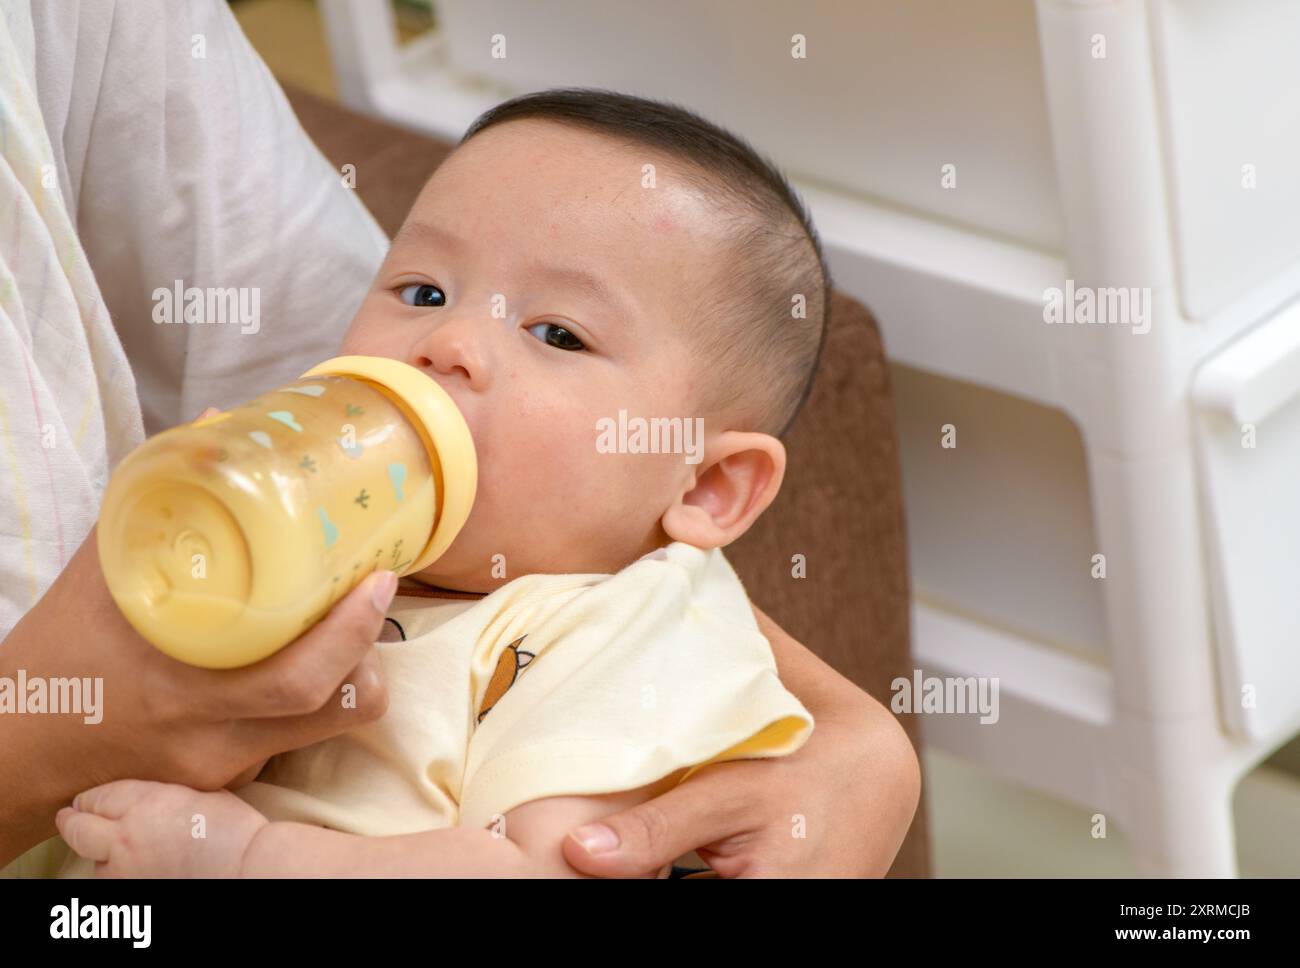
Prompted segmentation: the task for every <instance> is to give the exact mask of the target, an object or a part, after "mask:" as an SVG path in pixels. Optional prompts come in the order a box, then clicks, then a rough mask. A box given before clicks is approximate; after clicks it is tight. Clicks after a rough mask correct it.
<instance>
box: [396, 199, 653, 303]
mask: <svg viewBox="0 0 1300 968" xmlns="http://www.w3.org/2000/svg"><path fill="white" fill-rule="evenodd" d="M399 242H424V243H428V244H432V245H441V246H444V247H446V248H459V247H461V246H462V245H463V241H462V240H461V238H460V237H459V236H457V235H456V234H455V233H453V232H449V231H448V230H447V229H445V228H443V227H442V226H440V225H434V224H433V223H431V222H407V223H405V224H404V225H403V226H402V228H401V230H400V231H399V232H398V233H397V235H396V236H395V237H394V238H393V244H394V245H396V244H397V243H399ZM527 268H528V270H529V272H530V273H531V274H532V275H533V276H534V277H536V278H545V279H546V280H547V281H548V282H552V283H554V284H556V285H559V286H567V287H569V288H571V289H574V290H577V291H578V292H580V293H582V294H584V295H586V296H588V297H589V298H591V299H593V300H595V301H596V302H599V303H601V304H602V305H604V306H605V307H607V308H608V309H610V310H611V311H612V312H613V313H614V314H616V315H617V317H618V318H620V319H623V320H626V321H629V322H630V321H632V320H634V319H635V318H636V315H635V313H634V312H633V306H632V304H631V303H630V302H629V300H628V299H627V298H626V297H624V296H623V294H622V293H619V292H617V291H615V290H614V289H613V288H612V287H610V286H609V284H608V283H606V282H605V280H604V279H602V278H601V277H600V276H598V275H596V274H595V273H594V272H591V271H590V270H588V269H582V268H579V267H577V266H563V265H552V264H550V263H545V262H532V263H530V264H529V265H528V266H527Z"/></svg>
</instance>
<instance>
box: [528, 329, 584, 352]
mask: <svg viewBox="0 0 1300 968" xmlns="http://www.w3.org/2000/svg"><path fill="white" fill-rule="evenodd" d="M539 329H540V330H542V332H541V333H539V332H538V330H539ZM528 332H530V333H532V334H533V335H534V336H536V337H537V338H538V339H539V340H541V341H542V342H543V343H546V344H547V345H549V346H554V347H555V348H556V349H561V350H585V349H586V348H587V347H586V346H584V345H583V343H582V340H580V339H578V337H576V336H574V335H573V334H572V333H570V332H569V331H568V330H567V329H565V328H564V327H563V326H557V325H555V323H537V324H535V325H533V326H529V327H528Z"/></svg>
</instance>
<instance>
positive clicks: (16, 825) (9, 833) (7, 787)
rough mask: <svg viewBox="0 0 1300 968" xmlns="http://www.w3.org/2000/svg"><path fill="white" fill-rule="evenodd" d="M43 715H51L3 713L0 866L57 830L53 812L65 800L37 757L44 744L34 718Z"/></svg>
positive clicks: (0, 725)
mask: <svg viewBox="0 0 1300 968" xmlns="http://www.w3.org/2000/svg"><path fill="white" fill-rule="evenodd" d="M42 718H45V719H48V718H49V717H41V716H31V715H22V716H19V715H10V714H8V713H5V714H0V867H3V866H4V865H6V864H8V863H9V862H10V861H12V860H13V859H14V858H15V857H17V856H19V855H20V854H22V853H23V852H24V851H26V850H28V849H29V848H31V847H35V846H36V845H37V844H39V843H40V842H41V841H43V840H46V839H48V838H50V837H53V836H54V835H55V833H56V832H57V831H56V830H55V827H54V814H55V812H56V811H57V810H58V808H59V807H60V806H62V805H63V803H64V800H63V799H61V796H60V793H58V792H56V790H55V785H54V784H53V783H52V782H51V778H50V777H49V776H48V775H47V774H48V770H47V768H46V767H45V765H44V764H42V763H41V762H40V761H39V760H38V759H36V758H34V754H37V753H39V752H40V750H41V744H40V743H39V742H38V740H39V737H35V736H33V735H32V733H33V729H32V726H33V723H32V722H31V720H35V719H42ZM71 798H72V794H71V793H69V794H68V795H67V799H69V800H70V799H71Z"/></svg>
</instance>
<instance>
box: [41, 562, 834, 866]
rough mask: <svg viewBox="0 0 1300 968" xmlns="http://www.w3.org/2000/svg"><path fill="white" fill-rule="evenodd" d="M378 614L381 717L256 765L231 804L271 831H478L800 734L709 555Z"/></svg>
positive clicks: (725, 577)
mask: <svg viewBox="0 0 1300 968" xmlns="http://www.w3.org/2000/svg"><path fill="white" fill-rule="evenodd" d="M388 614H389V617H390V618H391V619H392V620H393V621H394V622H395V623H396V624H397V625H398V627H399V628H400V629H401V630H402V632H403V634H404V635H405V636H406V640H405V641H401V642H380V643H378V649H379V652H380V656H381V658H382V661H383V666H384V675H385V679H386V682H387V686H388V691H389V708H388V712H387V713H386V714H385V715H384V716H383V718H381V719H380V720H379V721H377V722H373V723H367V724H364V725H362V726H359V727H357V728H356V729H353V730H350V731H349V732H347V733H345V734H343V735H340V736H337V737H334V738H332V739H329V740H326V741H324V742H321V743H317V744H315V745H313V746H309V747H306V748H304V749H301V750H294V751H291V752H289V753H284V754H281V755H279V756H276V757H274V758H272V759H271V761H270V762H269V763H268V764H267V765H266V767H265V769H264V770H263V771H262V773H261V774H260V775H259V777H258V779H257V780H256V781H255V782H253V783H250V784H248V785H247V786H245V787H242V788H241V789H240V790H239V791H237V792H238V795H239V796H241V797H242V798H243V799H244V800H246V801H247V802H248V803H250V804H252V805H253V806H254V807H256V808H257V809H258V810H259V811H261V812H262V813H263V814H265V815H266V816H267V817H269V818H270V819H272V820H291V821H297V822H301V823H310V824H317V825H321V826H325V827H330V828H333V829H335V830H342V831H347V832H350V833H356V834H363V835H368V836H388V835H395V834H406V833H415V832H418V831H422V830H431V829H435V828H441V827H450V826H455V825H458V824H459V825H462V826H474V827H485V826H488V825H490V824H492V823H493V822H494V818H496V817H497V816H504V815H505V813H506V812H507V811H509V810H511V809H512V808H514V807H517V806H520V805H521V804H524V803H528V802H529V801H532V800H537V799H540V798H543V797H553V796H565V795H581V794H600V793H612V792H616V791H621V790H631V789H635V788H637V787H641V786H644V785H646V784H649V783H651V782H654V781H656V780H659V779H661V778H662V777H665V776H667V775H668V774H670V773H673V772H675V771H678V770H682V769H685V771H686V772H685V773H684V774H683V776H682V780H685V779H686V778H687V777H689V776H690V775H691V774H692V773H694V772H695V771H696V770H698V769H699V768H700V767H702V766H704V765H706V764H708V763H714V762H719V761H723V760H732V759H746V758H753V757H772V756H783V755H785V754H788V753H792V752H794V751H795V750H797V749H798V748H799V747H800V746H802V745H803V744H804V743H805V742H806V741H807V739H808V737H809V735H810V734H811V732H812V728H813V719H812V716H811V715H810V714H809V713H808V711H807V710H806V709H805V708H804V707H803V705H802V704H801V703H800V702H799V700H798V699H796V698H795V697H794V696H793V695H792V694H791V693H790V692H789V691H788V690H786V688H785V687H784V686H783V685H782V684H781V682H780V680H779V679H778V678H777V674H776V663H775V660H774V659H773V656H772V651H771V647H770V646H769V644H768V642H767V639H766V638H764V636H763V635H762V633H760V632H759V630H758V626H757V623H756V622H755V620H754V614H753V611H752V610H751V609H750V606H749V602H748V599H747V598H746V596H745V592H744V589H743V587H742V585H741V583H740V579H739V578H738V577H737V575H736V573H735V572H734V571H733V569H732V568H731V565H730V563H729V562H728V561H727V560H726V558H725V557H724V556H723V554H722V552H721V551H718V550H713V551H704V550H701V549H699V548H695V547H692V546H690V545H686V544H682V543H675V544H671V545H669V546H668V547H666V548H661V549H659V550H658V551H656V552H654V553H652V554H650V555H647V556H645V557H644V558H641V559H640V560H638V561H636V562H635V563H633V564H632V565H630V566H628V567H627V568H625V569H623V570H622V571H620V572H618V573H617V574H615V575H595V574H592V575H527V576H524V577H521V578H518V579H515V580H514V581H512V582H510V583H509V584H507V585H504V586H503V587H501V588H499V589H497V590H496V591H495V592H493V593H492V594H490V595H487V596H486V597H484V598H482V599H479V600H477V601H456V600H444V601H431V600H430V599H425V598H412V597H405V596H401V595H399V596H398V597H397V598H396V599H394V602H393V605H392V607H390V609H389V612H388ZM92 869H93V865H91V864H90V863H89V862H85V861H80V860H79V859H76V858H73V861H72V863H71V864H69V865H66V866H65V867H64V869H63V871H62V873H63V875H64V876H69V875H71V876H80V875H86V874H89V873H90V872H91V870H92Z"/></svg>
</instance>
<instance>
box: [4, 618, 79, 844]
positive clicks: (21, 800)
mask: <svg viewBox="0 0 1300 968" xmlns="http://www.w3.org/2000/svg"><path fill="white" fill-rule="evenodd" d="M21 628H22V625H21V623H20V624H19V626H18V628H16V629H15V630H14V631H13V632H11V633H10V635H9V637H8V638H7V639H5V640H4V642H0V678H4V679H8V680H10V681H11V682H17V681H18V677H19V670H20V669H26V671H27V672H28V674H29V675H35V674H36V673H35V670H34V667H33V666H32V665H31V664H30V663H27V662H25V661H24V660H23V658H22V655H23V653H22V650H21V649H20V648H19V643H18V636H19V634H20V630H21ZM24 698H25V697H23V696H18V697H17V698H16V701H17V702H18V703H22V702H23V701H24ZM70 719H71V720H72V721H70ZM79 728H80V729H94V727H93V726H87V725H84V724H83V723H82V722H81V719H80V718H78V717H68V716H65V715H53V714H41V713H33V712H22V713H20V712H18V711H17V709H16V707H15V708H14V709H11V710H8V711H5V712H0V867H2V866H4V865H5V864H8V863H9V862H10V861H12V860H13V859H14V858H15V857H17V856H18V855H19V854H21V853H23V852H24V851H25V850H27V849H29V848H31V847H34V846H36V845H37V844H39V843H40V842H41V841H43V840H46V839H48V838H50V837H53V836H54V835H55V833H56V832H57V831H56V830H55V827H54V814H55V812H56V811H57V810H58V809H59V807H61V806H63V805H65V804H66V803H67V802H68V801H70V800H71V799H72V797H73V795H74V794H76V793H77V792H78V790H80V789H81V786H76V785H75V784H76V783H77V780H78V776H73V775H71V774H72V773H73V770H72V766H71V764H69V763H67V762H65V760H66V757H65V756H63V750H64V748H65V746H66V744H67V743H70V742H73V741H75V739H76V737H75V735H74V731H75V730H77V729H79ZM83 785H85V784H83Z"/></svg>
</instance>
